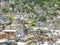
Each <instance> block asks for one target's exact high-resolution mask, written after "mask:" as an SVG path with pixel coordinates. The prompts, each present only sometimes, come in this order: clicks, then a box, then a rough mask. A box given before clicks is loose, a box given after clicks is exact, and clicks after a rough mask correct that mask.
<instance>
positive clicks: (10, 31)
mask: <svg viewBox="0 0 60 45" xmlns="http://www.w3.org/2000/svg"><path fill="white" fill-rule="evenodd" d="M16 31H17V30H3V32H16Z"/></svg>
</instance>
